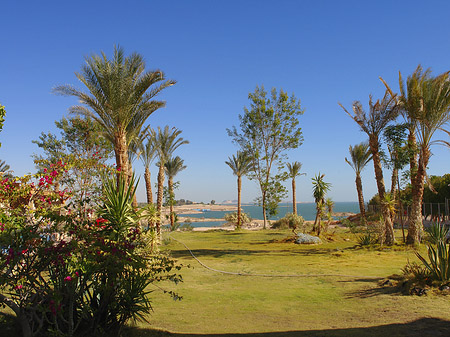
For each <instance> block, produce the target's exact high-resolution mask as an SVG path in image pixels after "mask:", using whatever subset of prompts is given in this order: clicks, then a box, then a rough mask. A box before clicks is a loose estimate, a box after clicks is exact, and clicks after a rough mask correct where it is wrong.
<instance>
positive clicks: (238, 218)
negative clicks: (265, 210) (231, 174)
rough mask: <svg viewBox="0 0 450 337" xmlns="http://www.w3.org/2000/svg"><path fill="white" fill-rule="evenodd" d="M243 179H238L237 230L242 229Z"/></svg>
mask: <svg viewBox="0 0 450 337" xmlns="http://www.w3.org/2000/svg"><path fill="white" fill-rule="evenodd" d="M241 185H242V181H241V177H240V176H238V179H237V189H238V204H237V227H236V228H237V229H240V228H241Z"/></svg>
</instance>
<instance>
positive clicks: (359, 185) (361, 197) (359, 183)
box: [355, 174, 366, 221]
mask: <svg viewBox="0 0 450 337" xmlns="http://www.w3.org/2000/svg"><path fill="white" fill-rule="evenodd" d="M355 183H356V191H357V193H358V202H359V212H360V213H361V218H362V219H363V221H365V219H366V207H365V205H364V195H363V188H362V181H361V176H360V175H359V174H357V175H356V179H355Z"/></svg>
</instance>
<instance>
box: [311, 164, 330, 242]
mask: <svg viewBox="0 0 450 337" xmlns="http://www.w3.org/2000/svg"><path fill="white" fill-rule="evenodd" d="M324 177H325V174H320V172H319V174H318V175H316V176H315V177H314V178H312V183H313V197H314V201H315V202H316V219H315V220H314V227H313V231H317V235H320V232H321V227H322V224H321V219H322V217H323V215H324V211H325V196H326V194H327V192H328V191H329V190H330V187H331V184H330V183H327V182H325V181H324V180H323V178H324Z"/></svg>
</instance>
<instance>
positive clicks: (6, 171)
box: [0, 160, 13, 179]
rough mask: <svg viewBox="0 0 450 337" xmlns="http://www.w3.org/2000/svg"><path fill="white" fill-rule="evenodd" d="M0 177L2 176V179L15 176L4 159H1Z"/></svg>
mask: <svg viewBox="0 0 450 337" xmlns="http://www.w3.org/2000/svg"><path fill="white" fill-rule="evenodd" d="M0 178H2V179H4V178H8V179H11V178H13V175H12V173H11V171H10V166H9V165H8V164H6V162H5V161H4V160H0Z"/></svg>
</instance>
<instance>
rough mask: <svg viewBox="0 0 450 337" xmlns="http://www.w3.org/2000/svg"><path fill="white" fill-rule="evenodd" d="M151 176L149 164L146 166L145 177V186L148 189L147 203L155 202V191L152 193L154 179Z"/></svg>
mask: <svg viewBox="0 0 450 337" xmlns="http://www.w3.org/2000/svg"><path fill="white" fill-rule="evenodd" d="M150 178H151V176H150V169H149V168H148V166H147V167H146V168H145V172H144V179H145V188H146V190H147V204H150V205H151V204H153V193H152V181H151V179H150Z"/></svg>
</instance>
